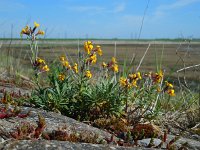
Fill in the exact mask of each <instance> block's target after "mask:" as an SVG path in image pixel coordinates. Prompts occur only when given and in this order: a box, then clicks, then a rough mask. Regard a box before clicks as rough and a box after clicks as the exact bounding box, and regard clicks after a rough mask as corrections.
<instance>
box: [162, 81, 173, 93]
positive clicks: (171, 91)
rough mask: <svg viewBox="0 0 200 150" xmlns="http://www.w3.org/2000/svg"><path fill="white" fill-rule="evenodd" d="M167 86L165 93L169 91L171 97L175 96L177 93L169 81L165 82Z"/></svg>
mask: <svg viewBox="0 0 200 150" xmlns="http://www.w3.org/2000/svg"><path fill="white" fill-rule="evenodd" d="M165 84H166V87H165V89H164V91H167V93H168V94H169V95H170V96H175V91H174V89H173V88H174V86H173V85H172V84H171V83H169V82H168V81H165Z"/></svg>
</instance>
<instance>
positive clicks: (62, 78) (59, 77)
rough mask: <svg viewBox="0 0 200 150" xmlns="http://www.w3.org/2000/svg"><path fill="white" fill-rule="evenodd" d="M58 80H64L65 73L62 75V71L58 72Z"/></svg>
mask: <svg viewBox="0 0 200 150" xmlns="http://www.w3.org/2000/svg"><path fill="white" fill-rule="evenodd" d="M58 80H60V81H64V80H65V75H64V74H63V73H60V74H59V75H58Z"/></svg>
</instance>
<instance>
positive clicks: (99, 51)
mask: <svg viewBox="0 0 200 150" xmlns="http://www.w3.org/2000/svg"><path fill="white" fill-rule="evenodd" d="M97 53H98V54H99V56H102V54H103V52H102V50H101V46H99V45H97Z"/></svg>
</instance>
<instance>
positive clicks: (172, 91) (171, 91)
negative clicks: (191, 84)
mask: <svg viewBox="0 0 200 150" xmlns="http://www.w3.org/2000/svg"><path fill="white" fill-rule="evenodd" d="M167 93H168V94H169V95H170V96H175V91H174V89H169V90H168V91H167Z"/></svg>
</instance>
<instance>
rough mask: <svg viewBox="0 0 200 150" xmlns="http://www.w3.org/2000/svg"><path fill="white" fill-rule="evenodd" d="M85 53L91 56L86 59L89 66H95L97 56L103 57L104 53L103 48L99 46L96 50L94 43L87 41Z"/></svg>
mask: <svg viewBox="0 0 200 150" xmlns="http://www.w3.org/2000/svg"><path fill="white" fill-rule="evenodd" d="M84 49H85V52H86V53H87V54H88V55H89V58H87V59H86V63H87V64H95V63H96V62H97V55H96V53H97V54H98V55H99V56H102V54H103V52H102V50H101V46H99V45H97V46H96V48H94V46H93V43H92V42H91V41H86V42H85V43H84Z"/></svg>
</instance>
